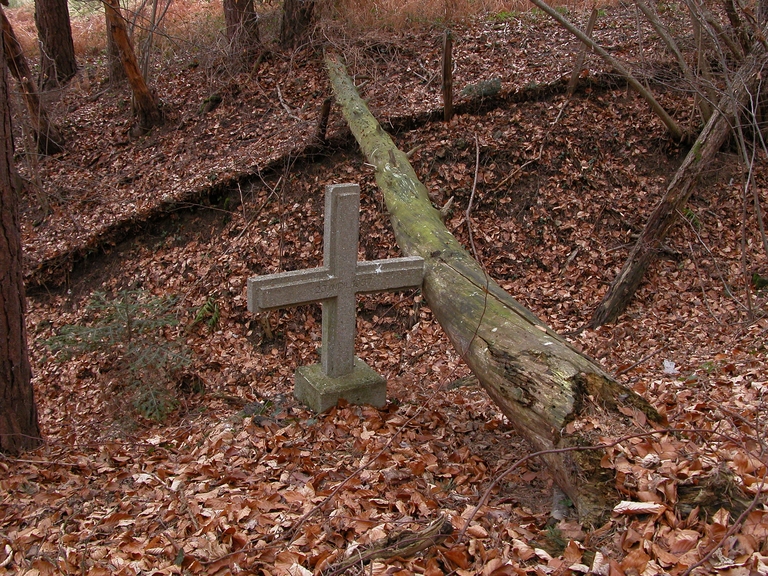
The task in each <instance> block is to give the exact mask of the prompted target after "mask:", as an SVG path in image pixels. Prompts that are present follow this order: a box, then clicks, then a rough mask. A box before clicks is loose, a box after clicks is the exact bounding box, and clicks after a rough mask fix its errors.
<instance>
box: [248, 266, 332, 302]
mask: <svg viewBox="0 0 768 576" xmlns="http://www.w3.org/2000/svg"><path fill="white" fill-rule="evenodd" d="M338 283H339V280H338V278H334V277H333V276H331V274H330V273H329V271H328V269H327V268H311V269H309V270H293V271H290V272H281V273H279V274H271V275H269V276H257V277H254V278H249V279H248V310H249V311H251V312H260V311H261V310H272V309H273V308H283V307H289V306H301V305H303V304H311V303H313V302H319V301H321V300H326V299H328V298H333V297H335V296H336V295H337V294H338V288H337V285H338Z"/></svg>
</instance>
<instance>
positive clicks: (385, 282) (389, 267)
mask: <svg viewBox="0 0 768 576" xmlns="http://www.w3.org/2000/svg"><path fill="white" fill-rule="evenodd" d="M423 278H424V259H423V258H421V257H420V256H408V257H405V258H391V259H388V260H369V261H365V262H358V263H357V270H356V271H355V292H357V293H365V292H383V291H388V290H398V289H400V288H417V287H419V286H421V282H422V280H423Z"/></svg>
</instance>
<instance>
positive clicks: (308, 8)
mask: <svg viewBox="0 0 768 576" xmlns="http://www.w3.org/2000/svg"><path fill="white" fill-rule="evenodd" d="M314 11H315V0H284V2H283V22H282V24H281V25H280V43H281V44H282V45H283V46H285V47H286V48H291V47H293V46H295V45H296V44H297V43H298V41H299V40H301V39H302V38H303V37H304V35H305V34H306V33H307V31H308V30H309V27H310V25H311V24H312V15H313V13H314Z"/></svg>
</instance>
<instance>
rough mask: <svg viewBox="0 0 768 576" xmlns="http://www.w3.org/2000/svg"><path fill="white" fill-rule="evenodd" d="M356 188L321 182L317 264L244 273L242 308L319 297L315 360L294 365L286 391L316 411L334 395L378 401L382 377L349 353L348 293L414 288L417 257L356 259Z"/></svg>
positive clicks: (351, 315)
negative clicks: (259, 273)
mask: <svg viewBox="0 0 768 576" xmlns="http://www.w3.org/2000/svg"><path fill="white" fill-rule="evenodd" d="M359 216H360V187H359V186H358V185H357V184H340V185H335V186H328V188H327V189H326V197H325V231H324V250H323V266H322V267H321V268H312V269H309V270H296V271H291V272H282V273H279V274H271V275H269V276H259V277H255V278H249V279H248V310H250V311H251V312H259V311H261V310H271V309H274V308H284V307H288V306H300V305H302V304H309V303H312V302H320V303H321V304H322V307H323V335H322V338H323V339H322V347H321V349H320V364H319V365H318V364H314V365H312V366H301V367H299V368H298V369H297V370H296V376H295V388H294V395H295V396H296V398H298V399H299V400H300V401H302V402H304V403H305V404H307V405H308V406H309V407H310V408H312V409H313V410H315V411H317V412H323V411H325V410H327V409H328V408H330V407H332V406H335V405H336V402H337V401H338V400H339V398H344V399H345V400H347V401H348V402H350V403H352V404H373V405H374V406H378V407H380V406H383V405H384V404H385V403H386V397H387V392H386V381H385V379H384V377H383V376H381V375H380V374H378V373H376V372H375V371H374V370H373V369H371V368H370V367H369V366H368V365H367V364H365V363H364V362H363V361H362V360H360V359H359V358H357V357H355V328H356V318H355V310H356V307H357V304H356V298H355V294H358V293H366V292H381V291H386V290H397V289H399V288H409V287H417V286H421V282H422V278H423V276H424V260H423V259H422V258H420V257H408V258H391V259H388V260H373V261H362V262H358V260H357V243H358V235H359V230H360V221H359Z"/></svg>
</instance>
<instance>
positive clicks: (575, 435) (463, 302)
mask: <svg viewBox="0 0 768 576" xmlns="http://www.w3.org/2000/svg"><path fill="white" fill-rule="evenodd" d="M326 66H327V68H328V72H329V76H330V79H331V84H332V86H333V90H334V93H335V96H336V100H337V102H338V103H339V105H340V106H341V108H342V110H343V113H344V117H345V118H346V120H347V122H348V123H349V126H350V128H351V130H352V133H353V134H354V135H355V138H356V139H357V141H358V143H359V145H360V148H361V149H362V151H363V153H364V155H365V156H366V158H367V160H368V162H369V163H370V164H372V165H373V166H375V168H376V182H377V183H378V185H379V187H380V188H381V190H382V192H383V194H384V199H385V201H386V205H387V210H388V211H389V214H390V219H391V221H392V226H393V228H394V231H395V236H396V238H397V242H398V245H399V246H400V249H401V250H402V251H403V252H404V253H405V254H407V255H409V256H417V255H418V256H421V257H422V258H424V260H425V277H424V284H423V292H424V297H425V298H426V300H427V302H428V304H429V306H430V308H431V310H432V312H433V313H434V315H435V317H436V319H437V320H438V322H439V323H440V325H441V326H442V328H443V330H444V331H445V333H446V334H447V335H448V338H449V339H450V340H451V342H452V344H453V346H454V347H455V348H456V350H458V352H459V353H460V354H461V356H462V358H463V359H464V360H465V361H466V362H467V364H468V365H469V367H470V368H471V369H472V371H473V372H474V374H475V375H476V376H477V378H478V380H479V381H480V383H481V385H482V386H483V388H485V390H487V391H488V393H489V394H490V396H491V397H492V398H493V400H494V401H495V402H496V403H497V404H498V406H499V407H500V408H501V410H502V411H503V412H504V414H505V415H506V416H507V417H508V418H509V420H510V421H511V422H512V424H513V425H514V426H515V428H516V429H517V430H518V432H519V433H520V434H521V435H522V436H523V437H524V438H526V439H527V440H528V441H529V442H530V443H531V445H532V446H533V447H534V449H536V450H554V449H558V448H565V447H570V446H589V445H594V444H598V443H599V438H600V437H601V436H604V435H606V434H610V435H615V436H620V435H622V434H625V433H627V432H630V431H635V430H636V428H635V424H634V422H633V420H632V418H628V417H627V416H625V413H630V414H632V413H633V412H634V414H635V415H637V414H639V413H640V412H642V413H643V414H644V415H645V417H647V418H649V419H650V420H652V421H659V420H660V418H659V415H658V414H657V412H656V411H655V410H654V409H653V408H652V407H651V406H650V404H649V403H648V402H646V401H645V400H644V399H642V398H641V397H640V396H638V395H637V394H635V393H634V392H632V391H630V390H628V389H627V388H625V387H623V386H621V385H619V384H618V383H617V382H616V381H614V380H613V379H611V378H610V377H609V376H608V375H607V374H606V373H605V372H603V370H602V369H601V368H600V367H599V366H598V365H597V364H595V363H594V362H593V361H592V360H590V359H589V358H587V357H585V356H584V355H582V354H581V353H579V352H578V351H577V350H576V349H575V348H573V347H572V346H571V345H570V344H568V343H567V342H566V341H565V340H564V339H562V338H561V337H560V336H559V335H558V334H556V333H555V332H554V331H552V330H551V329H549V328H548V327H547V326H546V325H545V324H544V323H543V322H541V320H539V319H538V318H537V317H536V316H534V314H533V313H532V312H530V311H529V310H527V309H526V308H525V307H523V306H522V305H520V304H519V303H518V302H516V301H515V300H514V299H513V298H512V297H511V296H510V295H509V294H507V293H506V292H505V291H504V290H503V289H502V288H501V287H500V286H498V285H497V284H496V283H495V282H494V281H493V280H492V279H491V278H490V277H489V276H488V275H487V274H485V272H484V271H483V270H482V268H481V267H480V265H479V264H478V263H477V262H476V261H475V260H474V259H473V258H472V257H471V256H470V255H469V253H468V252H467V251H466V250H465V249H464V248H463V247H462V246H461V245H460V244H459V242H458V241H457V240H456V238H455V237H454V236H453V235H452V234H451V233H450V232H449V231H448V230H447V228H446V227H445V225H444V224H443V221H442V219H441V217H440V213H439V212H438V211H437V210H436V209H435V208H434V207H433V206H432V204H431V203H430V201H429V197H428V195H427V189H426V187H425V186H424V185H423V184H422V183H421V182H419V180H418V178H417V176H416V173H415V172H414V170H413V168H412V167H411V165H410V164H409V162H408V158H407V156H406V155H405V154H404V153H403V152H401V151H400V150H398V149H397V147H396V146H395V145H394V143H393V142H392V139H391V138H390V137H389V135H388V134H387V133H386V132H385V131H384V130H383V129H382V128H381V126H380V125H379V123H378V122H377V121H376V119H375V118H374V117H373V116H372V115H371V113H370V111H369V110H368V108H367V107H366V105H365V103H364V102H363V101H362V100H361V99H360V96H359V95H358V94H357V90H356V89H355V86H354V84H353V83H352V80H351V79H350V78H349V76H348V75H347V74H346V71H345V69H344V66H343V65H342V64H341V63H340V62H339V60H338V58H337V57H334V56H328V57H327V58H326ZM622 409H623V411H622ZM608 423H610V428H608V427H606V425H607V424H608ZM602 456H603V454H602V453H601V451H600V450H592V451H583V452H582V451H572V452H567V453H564V452H560V453H555V452H553V453H550V454H547V455H546V456H545V458H544V459H545V461H546V464H547V466H548V468H549V470H550V471H551V473H552V475H553V478H554V480H555V482H556V483H557V484H558V486H560V488H561V489H562V490H563V492H565V494H566V495H567V496H568V497H569V498H570V499H571V501H572V502H573V503H574V505H575V507H576V509H577V511H578V513H579V517H580V518H581V519H582V521H583V522H585V523H587V524H594V523H596V522H598V521H600V520H601V519H602V517H603V516H604V514H605V513H606V512H607V511H609V510H610V508H611V501H612V500H613V499H614V498H615V495H616V491H615V488H614V476H613V474H612V472H611V471H609V470H606V469H605V468H602V467H601V465H600V462H601V458H602Z"/></svg>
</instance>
